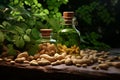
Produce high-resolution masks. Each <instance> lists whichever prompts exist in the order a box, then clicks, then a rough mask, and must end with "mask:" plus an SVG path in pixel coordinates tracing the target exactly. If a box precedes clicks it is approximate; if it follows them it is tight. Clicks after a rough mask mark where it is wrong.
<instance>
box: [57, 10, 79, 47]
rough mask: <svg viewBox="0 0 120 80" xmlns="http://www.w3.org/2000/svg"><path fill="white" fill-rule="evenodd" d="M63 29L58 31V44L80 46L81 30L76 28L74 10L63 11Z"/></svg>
mask: <svg viewBox="0 0 120 80" xmlns="http://www.w3.org/2000/svg"><path fill="white" fill-rule="evenodd" d="M63 19H64V24H63V29H60V30H59V31H58V40H57V43H58V44H62V45H65V46H67V47H68V48H71V47H73V46H76V47H77V48H79V46H80V32H79V31H78V30H77V29H76V28H75V24H74V21H75V18H74V12H63Z"/></svg>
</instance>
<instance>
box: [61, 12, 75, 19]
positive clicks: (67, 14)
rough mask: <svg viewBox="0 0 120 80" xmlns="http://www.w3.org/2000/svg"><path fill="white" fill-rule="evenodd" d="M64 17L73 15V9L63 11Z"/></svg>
mask: <svg viewBox="0 0 120 80" xmlns="http://www.w3.org/2000/svg"><path fill="white" fill-rule="evenodd" d="M63 16H64V17H71V18H72V17H74V12H73V11H65V12H63Z"/></svg>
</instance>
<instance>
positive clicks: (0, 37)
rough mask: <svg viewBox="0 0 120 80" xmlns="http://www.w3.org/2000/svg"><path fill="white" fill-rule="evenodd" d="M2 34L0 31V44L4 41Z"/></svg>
mask: <svg viewBox="0 0 120 80" xmlns="http://www.w3.org/2000/svg"><path fill="white" fill-rule="evenodd" d="M4 39H5V38H4V34H3V32H2V31H0V43H1V42H3V41H4Z"/></svg>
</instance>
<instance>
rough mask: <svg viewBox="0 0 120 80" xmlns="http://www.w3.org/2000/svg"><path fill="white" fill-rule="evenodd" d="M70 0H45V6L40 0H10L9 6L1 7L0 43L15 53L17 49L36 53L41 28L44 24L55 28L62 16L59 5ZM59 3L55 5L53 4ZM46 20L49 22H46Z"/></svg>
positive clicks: (11, 53) (9, 51) (10, 52)
mask: <svg viewBox="0 0 120 80" xmlns="http://www.w3.org/2000/svg"><path fill="white" fill-rule="evenodd" d="M67 2H68V0H62V1H61V0H60V1H58V0H52V1H50V3H49V1H45V3H44V4H46V5H48V7H44V6H43V4H41V3H39V2H38V0H10V3H9V4H8V5H7V6H8V7H6V8H4V9H1V10H0V11H1V12H0V13H2V14H3V15H4V17H3V19H2V20H3V21H1V23H0V35H1V36H0V44H1V45H6V46H7V47H8V53H9V54H10V55H15V54H13V53H15V50H19V51H28V52H29V53H30V54H31V55H33V54H34V53H36V51H37V49H38V47H37V46H38V44H39V41H40V37H39V29H40V28H42V27H44V25H46V26H49V27H51V28H53V29H54V26H55V28H57V27H58V25H57V24H55V25H54V23H55V21H52V19H55V20H58V22H59V18H60V17H61V14H60V12H59V7H60V5H61V4H66V3H67ZM55 3H56V4H57V6H56V7H54V5H53V4H55ZM44 21H47V23H45V24H44Z"/></svg>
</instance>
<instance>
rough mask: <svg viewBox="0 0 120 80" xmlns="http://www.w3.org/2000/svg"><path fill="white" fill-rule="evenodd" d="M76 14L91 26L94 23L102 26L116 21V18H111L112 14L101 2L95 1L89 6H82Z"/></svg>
mask: <svg viewBox="0 0 120 80" xmlns="http://www.w3.org/2000/svg"><path fill="white" fill-rule="evenodd" d="M76 13H77V15H78V17H80V19H82V20H83V21H84V22H85V23H87V24H89V25H93V24H94V23H95V24H97V25H100V24H101V23H99V22H103V23H105V24H106V25H108V24H110V22H112V21H114V18H113V17H112V16H111V13H110V12H109V11H108V10H107V8H106V7H105V5H104V4H101V3H100V2H99V1H93V2H91V3H89V4H88V5H82V6H81V7H79V8H78V9H77V10H76Z"/></svg>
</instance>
